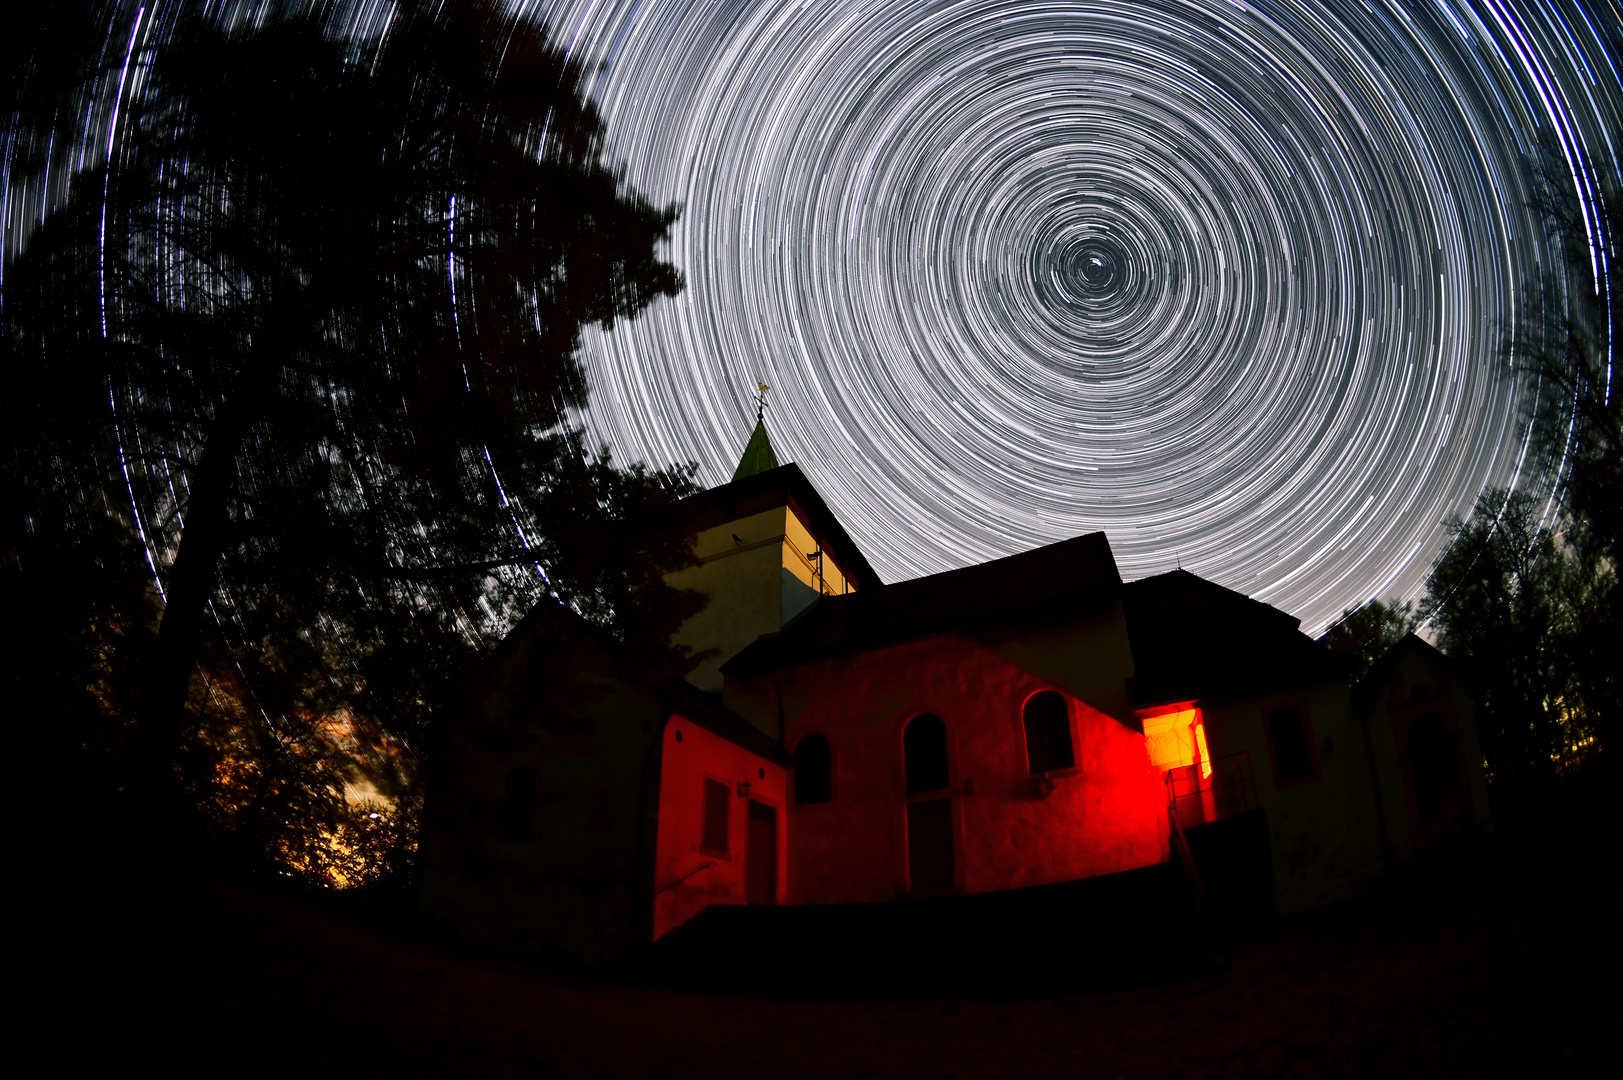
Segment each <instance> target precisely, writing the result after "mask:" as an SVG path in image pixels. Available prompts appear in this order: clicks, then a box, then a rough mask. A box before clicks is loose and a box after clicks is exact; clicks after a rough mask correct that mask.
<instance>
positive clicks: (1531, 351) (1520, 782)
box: [1420, 140, 1623, 801]
mask: <svg viewBox="0 0 1623 1080" xmlns="http://www.w3.org/2000/svg"><path fill="white" fill-rule="evenodd" d="M1534 179H1535V182H1536V190H1537V193H1538V194H1537V197H1536V200H1535V209H1536V210H1538V211H1539V212H1540V214H1541V215H1542V217H1543V219H1544V221H1545V224H1546V226H1547V230H1548V235H1549V238H1550V241H1551V244H1552V246H1553V247H1554V249H1555V250H1556V252H1557V253H1558V255H1559V258H1560V259H1561V261H1562V264H1564V270H1563V272H1560V273H1556V274H1552V275H1550V276H1548V277H1547V278H1545V279H1544V280H1543V281H1541V282H1539V284H1538V287H1537V289H1536V290H1534V291H1533V292H1532V294H1531V295H1530V296H1529V298H1528V301H1527V302H1526V303H1525V304H1523V305H1522V306H1523V309H1524V310H1525V311H1527V312H1529V313H1530V314H1529V315H1528V316H1527V317H1526V319H1525V320H1524V322H1523V323H1522V324H1521V325H1520V326H1518V327H1516V328H1514V332H1513V333H1512V334H1510V335H1508V336H1507V351H1508V352H1509V353H1510V354H1511V355H1512V356H1513V358H1514V362H1515V364H1516V367H1517V370H1518V373H1519V374H1520V375H1521V376H1523V377H1525V378H1528V379H1529V380H1530V381H1531V382H1532V383H1533V384H1534V385H1536V386H1537V387H1538V394H1537V397H1536V404H1535V405H1534V407H1533V409H1532V412H1531V414H1530V416H1529V417H1528V419H1529V422H1530V425H1531V431H1532V434H1533V446H1534V449H1535V450H1536V451H1537V452H1538V453H1539V454H1540V455H1542V458H1543V464H1544V466H1545V468H1547V469H1548V471H1549V473H1550V475H1553V476H1556V477H1558V478H1560V479H1561V481H1562V486H1561V487H1560V489H1559V497H1558V499H1557V500H1556V502H1555V503H1554V504H1553V505H1546V504H1543V503H1541V502H1540V501H1538V500H1536V499H1534V498H1533V497H1532V496H1530V495H1529V494H1527V493H1526V492H1522V491H1518V492H1515V493H1509V492H1505V491H1489V492H1487V493H1485V494H1483V495H1482V497H1481V498H1480V499H1479V500H1478V502H1477V505H1476V508H1475V511H1474V512H1473V514H1472V515H1471V517H1470V518H1469V519H1468V520H1465V521H1455V522H1452V523H1451V525H1450V528H1451V530H1452V532H1453V536H1454V542H1453V544H1452V545H1451V546H1450V547H1449V549H1448V551H1447V552H1446V553H1445V554H1444V555H1443V556H1442V558H1441V559H1440V560H1439V561H1438V563H1437V565H1436V566H1435V567H1434V568H1433V571H1432V574H1431V577H1430V579H1429V580H1428V582H1427V596H1426V598H1425V600H1424V602H1423V603H1422V605H1421V611H1420V613H1421V615H1422V616H1423V617H1424V618H1425V619H1427V620H1428V621H1429V622H1430V625H1431V626H1432V627H1433V628H1434V630H1435V632H1436V635H1437V644H1438V646H1439V647H1440V648H1441V649H1442V650H1443V651H1444V652H1445V653H1447V654H1448V655H1449V656H1450V657H1451V658H1452V659H1454V660H1456V661H1459V662H1460V663H1462V664H1463V665H1464V667H1465V669H1466V671H1467V673H1468V676H1469V679H1470V682H1471V684H1472V687H1473V691H1474V694H1475V698H1476V702H1475V703H1476V713H1477V723H1478V727H1479V730H1480V732H1481V737H1482V743H1483V750H1484V753H1485V754H1486V755H1487V758H1488V762H1489V767H1490V772H1491V774H1492V776H1493V778H1494V780H1495V785H1494V786H1495V788H1496V790H1497V791H1498V792H1499V794H1500V797H1501V801H1503V800H1505V799H1509V800H1511V801H1515V800H1517V799H1521V798H1527V797H1531V798H1533V799H1535V800H1536V799H1538V798H1540V797H1541V796H1540V793H1541V792H1544V791H1547V790H1548V783H1549V782H1550V781H1551V780H1553V779H1554V778H1555V777H1556V776H1558V775H1561V774H1564V773H1569V772H1571V771H1573V770H1574V768H1576V767H1577V766H1580V765H1586V764H1589V763H1600V764H1604V761H1603V759H1604V755H1605V752H1606V751H1607V750H1608V749H1615V748H1616V746H1617V745H1618V740H1619V737H1620V736H1619V732H1618V718H1619V693H1618V690H1619V671H1618V665H1619V661H1620V659H1623V611H1620V608H1619V605H1620V603H1623V599H1620V596H1619V592H1618V589H1617V569H1618V567H1619V565H1620V559H1623V414H1620V401H1619V399H1620V396H1623V395H1620V394H1619V392H1618V389H1619V388H1618V387H1617V385H1616V378H1617V372H1616V371H1615V370H1614V368H1615V364H1616V359H1617V358H1616V356H1615V350H1616V345H1615V342H1614V340H1613V336H1614V330H1613V328H1614V327H1617V326H1620V325H1623V322H1620V321H1619V320H1620V319H1623V271H1620V270H1619V260H1618V251H1617V242H1618V240H1619V238H1623V190H1620V188H1619V184H1618V177H1616V176H1615V175H1610V174H1600V173H1591V174H1590V175H1588V176H1587V177H1586V179H1587V180H1588V181H1589V184H1588V186H1589V188H1590V190H1592V191H1594V192H1597V193H1598V198H1597V199H1595V200H1593V201H1592V202H1591V203H1590V205H1589V209H1588V218H1587V220H1586V218H1585V214H1584V213H1583V212H1581V210H1580V207H1579V205H1578V204H1577V202H1576V196H1575V195H1574V184H1573V181H1572V177H1571V174H1570V173H1569V171H1568V165H1567V163H1566V161H1565V159H1564V158H1563V157H1562V155H1561V154H1560V152H1559V150H1558V149H1557V148H1555V147H1554V145H1553V143H1551V142H1549V141H1548V140H1546V142H1545V143H1544V145H1543V146H1542V147H1541V149H1540V155H1539V158H1538V161H1537V163H1536V165H1535V167H1534ZM1592 239H1593V241H1594V244H1593V245H1592V243H1591V241H1592ZM1597 253H1599V254H1600V255H1602V256H1605V257H1604V258H1602V259H1597V257H1596V255H1597Z"/></svg>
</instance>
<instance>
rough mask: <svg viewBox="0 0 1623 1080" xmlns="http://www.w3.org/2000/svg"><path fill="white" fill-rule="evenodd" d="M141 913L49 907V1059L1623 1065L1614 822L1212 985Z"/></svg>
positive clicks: (1244, 961) (566, 1072)
mask: <svg viewBox="0 0 1623 1080" xmlns="http://www.w3.org/2000/svg"><path fill="white" fill-rule="evenodd" d="M136 910H137V909H136V908H133V907H131V906H130V904H129V903H128V902H127V901H126V900H125V899H124V898H121V897H120V896H119V895H118V891H117V890H113V889H104V890H103V891H102V893H101V895H98V896H94V897H92V903H91V905H90V912H89V913H88V914H86V915H78V914H72V913H71V905H70V906H69V907H61V906H59V907H58V908H57V910H56V912H55V914H54V916H52V915H48V916H46V917H44V918H43V919H42V920H41V921H40V922H39V923H37V924H36V927H37V929H38V930H39V931H40V932H42V933H43V934H44V937H45V940H43V941H42V942H41V944H42V945H43V946H44V947H45V956H46V957H47V958H48V960H49V965H48V966H49V968H50V971H49V973H48V974H47V975H46V976H45V978H44V981H43V982H42V983H40V984H39V985H40V986H42V987H55V988H57V991H56V992H53V991H51V990H49V989H46V990H44V991H42V993H43V994H44V995H45V997H46V998H54V999H55V1000H44V1001H42V1002H41V1003H42V1004H45V1005H46V1006H47V1008H46V1010H45V1012H46V1013H47V1015H48V1016H50V1017H51V1018H53V1020H54V1022H49V1023H47V1022H44V1021H42V1022H41V1024H40V1025H39V1026H38V1027H33V1026H24V1027H23V1028H22V1029H21V1030H18V1029H17V1028H13V1032H14V1034H13V1038H12V1040H11V1041H12V1044H13V1048H14V1052H15V1051H16V1050H18V1049H21V1048H23V1047H26V1046H28V1045H29V1044H30V1043H32V1044H33V1045H35V1046H36V1047H38V1048H39V1049H41V1050H43V1051H44V1053H45V1054H46V1056H45V1057H44V1058H41V1059H39V1060H42V1061H43V1060H48V1061H51V1062H52V1063H53V1064H52V1065H51V1066H50V1067H47V1068H46V1069H44V1070H43V1072H42V1073H41V1074H43V1075H76V1074H77V1075H84V1074H88V1073H89V1071H90V1068H91V1067H92V1066H97V1065H109V1064H112V1065H120V1066H125V1067H133V1069H132V1074H133V1075H145V1074H148V1073H154V1074H162V1075H174V1076H190V1075H201V1074H211V1075H221V1076H260V1075H289V1076H307V1075H334V1074H337V1075H348V1076H354V1077H369V1078H370V1077H395V1076H401V1077H406V1076H497V1077H505V1076H542V1077H546V1076H558V1077H642V1076H648V1077H703V1078H705V1080H742V1078H751V1077H772V1078H777V1077H801V1076H805V1077H965V1078H967V1077H1056V1078H1059V1077H1081V1076H1103V1077H1115V1076H1126V1077H1139V1076H1143V1077H1173V1076H1190V1077H1209V1076H1248V1077H1249V1076H1355V1077H1366V1076H1386V1075H1394V1074H1398V1075H1413V1076H1435V1075H1458V1076H1493V1075H1503V1076H1587V1075H1617V1074H1616V1073H1615V1072H1614V1070H1615V1069H1616V1068H1617V1063H1618V1054H1617V1051H1616V1049H1615V1037H1616V1035H1617V1034H1618V1032H1619V1030H1620V1029H1623V970H1620V961H1623V950H1620V948H1619V940H1620V938H1619V935H1620V929H1619V928H1620V919H1623V883H1620V875H1619V855H1618V845H1617V843H1616V842H1615V841H1614V840H1611V839H1602V840H1597V841H1594V842H1585V843H1570V842H1569V843H1567V844H1566V845H1565V846H1556V847H1554V848H1540V847H1538V846H1535V845H1523V846H1521V847H1519V848H1518V849H1517V850H1515V851H1512V850H1509V849H1508V848H1501V849H1500V850H1497V851H1495V852H1492V853H1489V854H1487V855H1478V856H1474V857H1472V858H1470V859H1468V860H1464V861H1463V862H1457V863H1455V864H1453V865H1451V866H1450V867H1449V868H1447V869H1434V870H1432V871H1429V872H1427V873H1426V874H1423V875H1417V876H1413V877H1411V878H1409V879H1407V880H1404V881H1401V882H1397V883H1394V884H1392V885H1390V886H1388V887H1387V888H1386V889H1384V890H1383V891H1381V892H1380V893H1378V894H1376V895H1374V896H1370V897H1366V898H1363V899H1361V900H1358V901H1355V902H1353V903H1350V904H1346V905H1343V906H1341V907H1338V908H1335V909H1333V910H1330V911H1324V912H1319V913H1315V914H1313V915H1311V916H1307V917H1302V918H1298V919H1294V920H1289V921H1286V922H1282V923H1278V924H1275V925H1273V926H1271V927H1269V928H1267V929H1264V930H1260V931H1254V932H1250V933H1245V934H1236V935H1230V936H1227V937H1218V938H1215V939H1212V940H1209V941H1208V942H1207V944H1206V946H1205V948H1206V950H1207V952H1208V954H1209V956H1210V958H1211V960H1212V961H1213V966H1212V967H1210V968H1208V969H1207V970H1205V971H1204V972H1203V973H1201V974H1197V975H1193V976H1183V977H1181V978H1176V979H1171V980H1163V981H1157V982H1150V983H1147V984H1143V985H1137V986H1130V987H1124V988H1119V989H1115V990H1110V991H1096V992H1082V991H1074V992H1068V991H1066V990H1064V989H1053V988H1049V989H1046V990H1044V991H1042V992H1040V993H1032V994H1017V995H1007V994H1004V995H999V996H979V997H977V996H970V997H962V998H951V999H943V998H935V999H911V1000H907V999H891V1000H877V1001H874V1000H868V1001H860V1000H859V1001H839V1000H833V1001H831V1000H809V1001H808V1000H782V999H758V998H747V997H731V996H716V995H703V994H692V993H680V992H672V991H669V990H660V989H654V988H650V987H647V986H638V985H628V984H624V983H614V982H606V981H602V980H597V979H591V978H584V977H581V976H578V975H573V974H570V973H567V972H560V971H557V970H554V969H550V968H546V967H541V966H536V965H532V964H528V963H522V962H516V961H509V960H501V959H495V958H490V957H484V956H477V955H470V954H467V953H462V952H459V951H456V950H453V949H449V948H445V947H441V946H438V945H435V944H430V943H424V942H419V941H414V940H411V939H410V938H409V937H405V936H401V935H399V934H396V933H393V932H390V931H388V930H385V929H380V928H378V927H375V926H371V925H368V924H367V923H364V922H362V921H357V920H355V919H352V918H348V917H344V916H340V915H335V914H333V913H331V912H329V911H325V910H322V909H319V908H314V907H310V906H306V905H304V904H301V903H298V902H296V901H292V900H288V899H283V898H279V897H273V896H268V895H265V894H262V893H257V892H254V891H251V890H248V889H244V888H241V887H239V886H234V885H227V884H222V883H220V882H216V881H212V880H209V879H207V878H202V877H197V876H190V875H185V874H182V875H178V876H177V877H175V878H174V880H173V884H172V893H171V894H170V896H169V899H168V900H167V901H166V902H164V903H163V904H162V905H161V906H160V907H159V908H158V913H157V914H147V915H135V914H132V913H133V912H134V911H136ZM1166 932H1167V933H1168V934H1176V933H1180V932H1181V931H1180V929H1179V928H1177V927H1170V926H1169V927H1167V928H1166ZM762 960H763V962H764V963H765V962H770V961H769V958H766V957H763V958H762ZM15 985H16V984H14V986H15ZM58 994H60V996H58ZM14 1016H15V1014H14ZM52 1029H57V1030H52ZM34 1056H35V1055H34V1054H33V1053H29V1054H28V1057H30V1058H32V1057H34ZM8 1071H9V1070H8ZM119 1071H120V1072H122V1071H124V1070H122V1069H121V1070H119ZM14 1075H19V1074H14Z"/></svg>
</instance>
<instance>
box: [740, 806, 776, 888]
mask: <svg viewBox="0 0 1623 1080" xmlns="http://www.w3.org/2000/svg"><path fill="white" fill-rule="evenodd" d="M744 876H745V897H746V899H747V900H748V902H749V903H751V904H776V903H777V902H778V812H777V811H776V810H774V809H773V808H772V807H770V806H767V805H766V804H765V803H758V802H756V801H755V800H754V799H751V800H750V820H749V848H748V851H747V854H746V855H745V874H744Z"/></svg>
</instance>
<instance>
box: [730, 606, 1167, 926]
mask: <svg viewBox="0 0 1623 1080" xmlns="http://www.w3.org/2000/svg"><path fill="white" fill-rule="evenodd" d="M761 680H772V681H775V682H776V684H777V692H779V693H781V694H782V697H783V700H784V701H785V702H786V703H787V706H788V707H787V710H786V711H787V715H788V721H787V727H786V731H785V735H786V738H785V742H786V745H787V746H788V747H789V748H791V749H792V748H793V747H794V746H795V744H796V741H797V740H798V739H799V738H800V737H801V736H802V735H804V734H807V733H809V732H814V731H815V732H820V733H822V734H823V735H825V736H827V738H828V740H829V742H830V744H831V747H832V752H833V799H832V801H831V802H829V803H826V804H820V805H813V806H801V807H793V808H792V809H791V811H790V815H789V818H790V828H789V842H790V864H789V880H788V897H789V901H790V902H791V903H839V902H851V901H875V900H890V899H893V898H895V897H897V896H898V895H902V894H905V893H906V892H907V891H908V880H907V867H908V858H907V841H906V836H907V826H906V809H905V806H906V798H905V780H904V773H903V761H902V730H903V727H904V725H905V724H906V723H907V722H908V721H909V720H910V719H911V718H912V717H914V716H917V715H919V714H921V713H935V714H936V715H938V716H940V717H941V718H942V720H943V721H945V723H946V728H947V739H948V759H949V772H950V785H949V788H948V790H949V791H950V792H951V797H952V818H953V830H954V861H955V864H956V865H955V870H956V875H957V880H956V887H957V889H958V890H960V891H964V892H972V893H976V892H990V891H994V890H999V889H1012V888H1020V887H1023V886H1028V885H1041V884H1047V883H1051V882H1058V881H1069V880H1074V879H1077V878H1083V877H1091V876H1095V875H1099V874H1108V873H1114V872H1116V871H1120V870H1128V869H1132V868H1134V867H1139V866H1146V865H1150V864H1154V863H1158V862H1162V861H1164V860H1165V859H1166V858H1167V854H1168V849H1167V836H1166V830H1167V825H1166V801H1165V792H1164V785H1163V783H1162V782H1161V777H1160V775H1159V773H1158V772H1156V771H1155V770H1154V769H1153V768H1152V767H1151V764H1150V760H1149V756H1148V754H1147V752H1146V749H1145V740H1144V736H1143V735H1141V734H1140V733H1139V732H1137V731H1136V730H1134V729H1133V728H1132V727H1130V726H1128V725H1127V724H1125V723H1123V722H1121V721H1119V720H1117V719H1115V718H1113V717H1111V716H1108V715H1106V714H1104V713H1103V712H1100V711H1099V710H1097V709H1095V708H1093V707H1091V706H1089V705H1088V704H1087V703H1085V702H1083V701H1079V700H1077V698H1076V697H1074V696H1073V695H1071V694H1069V693H1066V692H1065V688H1064V687H1062V686H1057V685H1055V684H1053V683H1051V682H1047V681H1044V680H1043V679H1041V678H1039V677H1037V676H1035V675H1033V674H1032V673H1031V672H1029V671H1027V670H1026V669H1024V668H1022V667H1020V666H1018V665H1016V664H1014V663H1012V662H1010V661H1009V660H1007V659H1005V658H1004V657H1002V656H1000V655H999V654H998V653H996V652H994V651H992V650H991V649H989V648H986V647H983V646H981V645H977V644H973V643H971V642H967V641H964V640H961V639H959V638H955V637H943V638H936V639H933V640H930V641H925V642H917V643H911V644H905V645H899V646H895V647H891V648H888V649H883V650H879V651H875V652H871V653H867V654H864V655H862V656H859V657H856V658H840V659H835V660H828V661H823V662H819V663H813V664H809V665H806V666H804V667H800V668H796V669H794V670H792V671H786V672H780V673H778V674H777V675H776V676H761V677H757V683H758V685H759V684H760V681H761ZM1039 690H1058V691H1060V692H1061V693H1062V694H1063V696H1064V697H1065V698H1066V701H1067V703H1068V705H1069V707H1070V724H1071V736H1072V745H1073V750H1074V753H1075V760H1076V766H1075V767H1074V768H1071V769H1067V770H1061V771H1059V772H1056V773H1054V774H1053V776H1052V777H1051V779H1052V790H1051V791H1048V792H1047V793H1046V794H1044V793H1043V792H1042V790H1041V789H1040V788H1039V785H1038V782H1037V778H1034V777H1032V776H1031V775H1030V773H1029V772H1028V767H1027V758H1026V746H1025V729H1024V724H1023V722H1022V716H1021V708H1022V705H1023V704H1024V702H1025V700H1026V698H1028V697H1029V696H1030V695H1031V694H1033V693H1035V692H1037V691H1039Z"/></svg>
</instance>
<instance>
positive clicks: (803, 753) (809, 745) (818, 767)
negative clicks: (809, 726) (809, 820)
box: [795, 734, 834, 806]
mask: <svg viewBox="0 0 1623 1080" xmlns="http://www.w3.org/2000/svg"><path fill="white" fill-rule="evenodd" d="M833 773H834V770H833V755H832V754H831V753H830V751H829V745H828V740H827V739H826V738H824V737H823V736H821V735H816V734H813V735H807V736H806V737H805V738H804V739H801V740H800V744H799V745H798V746H796V747H795V805H796V806H808V805H810V804H812V803H826V802H828V801H829V800H830V798H832V797H833V793H834V792H833V788H834V784H833V781H834V775H833Z"/></svg>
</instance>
